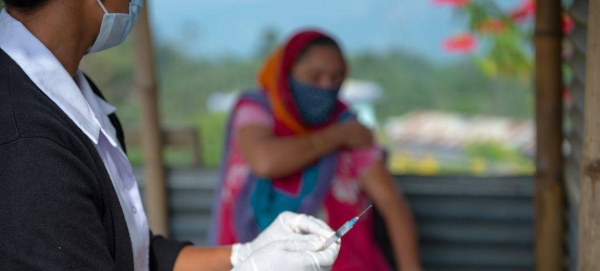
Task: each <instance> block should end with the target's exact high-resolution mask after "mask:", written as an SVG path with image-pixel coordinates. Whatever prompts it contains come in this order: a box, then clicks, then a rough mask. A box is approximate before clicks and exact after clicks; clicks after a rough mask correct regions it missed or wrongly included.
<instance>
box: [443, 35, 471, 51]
mask: <svg viewBox="0 0 600 271" xmlns="http://www.w3.org/2000/svg"><path fill="white" fill-rule="evenodd" d="M443 47H444V50H445V51H446V52H448V53H462V54H465V53H471V52H473V51H474V50H475V48H476V47H477V40H476V39H475V37H474V36H473V35H471V34H469V33H464V34H459V35H456V36H453V37H450V38H447V39H446V40H444V42H443Z"/></svg>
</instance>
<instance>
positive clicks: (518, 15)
mask: <svg viewBox="0 0 600 271" xmlns="http://www.w3.org/2000/svg"><path fill="white" fill-rule="evenodd" d="M534 15H535V3H534V2H533V0H523V2H521V5H520V6H519V7H517V8H516V9H513V10H512V11H511V12H510V13H509V17H510V18H511V19H512V20H513V21H515V22H523V21H526V20H528V19H530V18H532V17H533V16H534Z"/></svg>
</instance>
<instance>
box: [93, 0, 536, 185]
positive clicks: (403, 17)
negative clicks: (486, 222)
mask: <svg viewBox="0 0 600 271" xmlns="http://www.w3.org/2000/svg"><path fill="white" fill-rule="evenodd" d="M149 8H150V9H149V11H150V15H149V16H150V20H151V26H152V28H153V31H154V33H153V34H154V42H155V47H156V62H157V75H158V82H159V95H160V97H159V98H160V108H161V116H162V123H163V126H166V127H168V128H169V129H173V130H175V131H180V130H186V131H193V134H195V135H196V136H197V144H196V145H190V146H193V148H194V149H193V150H190V148H189V146H188V148H186V147H178V146H167V149H166V152H165V159H166V163H167V165H168V166H169V167H187V166H190V165H193V164H194V163H198V162H199V161H200V160H201V161H202V165H203V166H207V167H216V166H218V164H219V161H220V156H221V151H222V146H223V143H222V138H223V133H224V129H225V122H226V119H227V116H226V115H227V112H228V111H229V109H230V108H231V106H232V104H233V102H234V101H235V97H236V94H237V93H239V92H240V91H244V90H250V89H254V88H256V80H255V78H256V74H257V72H258V69H259V68H260V66H261V64H262V61H263V60H264V59H265V57H266V56H267V55H268V54H269V53H270V52H271V51H272V50H273V49H275V48H276V46H277V45H278V44H280V43H281V42H283V41H285V39H286V38H287V37H289V36H290V35H291V34H292V33H294V31H297V30H298V29H300V28H305V27H316V28H320V29H323V30H325V31H327V32H329V33H332V34H333V35H334V36H335V37H337V39H338V40H339V42H340V43H341V44H342V45H343V49H344V51H345V53H346V57H347V58H348V60H349V62H350V79H349V80H348V81H347V82H346V84H345V85H344V88H343V94H342V95H343V97H344V99H345V100H346V101H347V102H348V103H349V104H350V105H351V106H352V107H353V108H354V109H355V111H357V113H358V114H359V116H360V119H361V121H363V123H365V124H367V125H369V126H370V127H372V128H373V129H374V130H375V131H376V132H377V135H378V138H379V141H380V142H381V144H382V145H384V146H385V147H387V149H388V150H389V154H390V156H389V165H390V168H391V169H392V171H393V172H394V173H398V174H418V175H436V174H475V175H523V174H532V173H533V172H534V170H535V166H534V162H533V156H534V153H535V140H534V137H535V131H534V130H535V129H534V126H535V125H534V122H533V121H532V116H533V106H534V103H533V96H534V95H533V90H532V72H533V64H532V62H533V48H532V39H531V37H532V33H533V24H534V13H535V10H534V3H533V2H532V1H530V0H501V1H493V0H480V1H467V0H427V1H425V0H423V1H409V0H377V1H364V0H332V1H327V3H323V2H322V1H317V0H308V1H302V2H282V1H272V0H251V1H250V0H243V1H242V0H226V1H192V0H172V1H150V3H149ZM132 47H133V46H132V42H131V41H130V40H128V42H126V43H125V44H123V45H121V46H119V47H117V48H115V49H111V50H109V51H106V52H102V53H99V54H94V55H90V56H88V57H87V58H86V59H85V60H84V64H83V70H84V71H85V72H87V73H88V74H89V75H90V76H91V77H92V78H93V79H94V80H95V82H96V83H97V84H98V85H99V87H100V88H101V89H103V90H104V92H105V95H106V96H107V98H108V100H109V101H110V102H112V103H113V104H115V105H116V106H117V107H118V112H117V113H118V115H119V117H120V118H121V120H122V122H123V123H124V126H125V127H129V128H132V129H130V131H129V133H130V134H132V135H133V134H134V133H136V131H135V130H136V129H135V127H139V126H140V114H139V105H138V101H137V100H136V90H135V87H134V74H133V72H134V63H133V57H132V55H133V54H132V53H131V51H132V50H133V49H132ZM130 137H131V136H130ZM130 149H131V151H130V159H131V161H132V163H134V164H135V165H141V164H142V162H143V161H142V159H143V158H142V154H141V150H140V149H139V148H136V147H135V146H133V147H131V148H130ZM195 152H197V153H195Z"/></svg>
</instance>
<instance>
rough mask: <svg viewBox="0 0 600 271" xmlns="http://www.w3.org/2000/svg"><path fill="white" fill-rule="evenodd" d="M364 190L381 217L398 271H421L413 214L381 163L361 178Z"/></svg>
mask: <svg viewBox="0 0 600 271" xmlns="http://www.w3.org/2000/svg"><path fill="white" fill-rule="evenodd" d="M362 180H363V186H364V188H365V190H366V192H367V194H368V195H369V197H370V198H371V199H372V200H373V203H374V204H375V207H376V208H377V210H378V211H379V212H380V213H381V215H382V216H383V219H384V220H385V224H386V227H387V230H388V235H389V236H390V239H391V243H392V247H393V248H394V254H395V257H396V262H397V265H398V268H399V270H402V271H421V270H422V268H421V262H420V258H419V245H418V237H417V229H416V225H415V221H414V218H413V214H412V211H411V210H410V206H409V205H408V203H407V202H406V200H405V199H404V198H403V197H402V196H401V195H400V194H399V193H398V189H397V188H396V186H395V185H394V182H393V178H392V176H391V175H390V173H389V172H388V170H387V169H386V167H385V164H384V163H383V162H377V163H376V164H375V165H374V166H372V167H371V168H370V169H368V170H367V171H366V172H365V174H364V176H363V179H362Z"/></svg>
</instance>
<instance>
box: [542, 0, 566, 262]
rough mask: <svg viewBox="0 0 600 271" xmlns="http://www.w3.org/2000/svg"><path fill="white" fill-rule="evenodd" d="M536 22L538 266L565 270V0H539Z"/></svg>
mask: <svg viewBox="0 0 600 271" xmlns="http://www.w3.org/2000/svg"><path fill="white" fill-rule="evenodd" d="M536 3H537V7H536V10H537V14H536V22H535V94H536V95H535V96H536V98H535V103H536V104H535V121H536V131H537V133H536V145H537V151H536V152H537V153H536V159H537V161H536V167H537V168H536V176H535V270H537V271H562V270H563V269H564V265H563V258H564V252H563V238H564V192H563V182H562V175H563V173H562V172H563V171H562V170H563V163H562V152H561V146H562V140H563V136H562V101H561V89H562V74H561V63H562V60H561V42H562V28H561V3H560V0H537V1H536Z"/></svg>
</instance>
